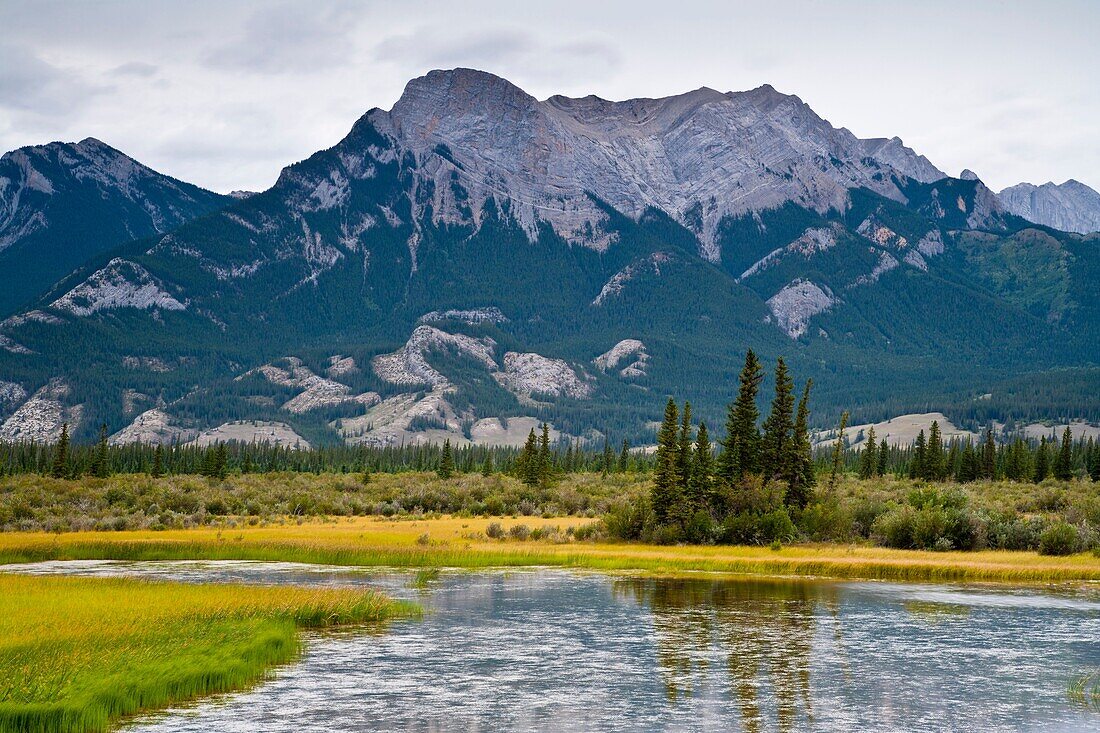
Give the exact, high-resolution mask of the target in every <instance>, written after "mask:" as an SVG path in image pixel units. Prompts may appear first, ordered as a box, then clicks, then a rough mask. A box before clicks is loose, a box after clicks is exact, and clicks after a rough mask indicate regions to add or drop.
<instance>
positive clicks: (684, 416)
mask: <svg viewBox="0 0 1100 733" xmlns="http://www.w3.org/2000/svg"><path fill="white" fill-rule="evenodd" d="M680 414H681V418H680V441H679V444H678V447H677V453H676V473H677V475H678V476H679V478H680V486H681V487H685V488H686V487H687V485H688V481H690V480H691V446H692V442H693V441H692V438H693V436H692V434H691V429H692V425H691V403H690V402H685V403H684V409H683V412H681V413H680Z"/></svg>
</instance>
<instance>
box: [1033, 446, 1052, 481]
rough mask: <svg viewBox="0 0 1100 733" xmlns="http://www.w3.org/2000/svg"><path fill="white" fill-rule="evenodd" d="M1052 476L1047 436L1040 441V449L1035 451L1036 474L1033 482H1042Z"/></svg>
mask: <svg viewBox="0 0 1100 733" xmlns="http://www.w3.org/2000/svg"><path fill="white" fill-rule="evenodd" d="M1049 474H1050V455H1049V453H1048V451H1047V436H1045V435H1044V436H1043V437H1042V438H1041V439H1040V440H1039V448H1038V450H1036V451H1035V474H1034V475H1033V476H1032V480H1033V481H1034V482H1035V483H1040V482H1042V480H1043V479H1045V478H1046V477H1047V476H1048V475H1049Z"/></svg>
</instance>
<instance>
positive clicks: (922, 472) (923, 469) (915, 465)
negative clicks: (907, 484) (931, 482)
mask: <svg viewBox="0 0 1100 733" xmlns="http://www.w3.org/2000/svg"><path fill="white" fill-rule="evenodd" d="M927 474H928V444H927V442H926V441H925V438H924V430H923V429H922V430H921V431H920V432H919V433H917V442H916V443H914V444H913V454H912V456H910V458H909V478H925V477H926V476H927Z"/></svg>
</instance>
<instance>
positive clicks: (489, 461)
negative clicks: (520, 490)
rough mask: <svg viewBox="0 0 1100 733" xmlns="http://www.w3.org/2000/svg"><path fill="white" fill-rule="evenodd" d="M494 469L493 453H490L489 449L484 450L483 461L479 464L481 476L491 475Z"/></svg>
mask: <svg viewBox="0 0 1100 733" xmlns="http://www.w3.org/2000/svg"><path fill="white" fill-rule="evenodd" d="M494 470H495V469H494V468H493V454H492V453H490V452H489V451H486V452H485V461H484V462H482V464H481V475H482V476H492V475H493V471H494Z"/></svg>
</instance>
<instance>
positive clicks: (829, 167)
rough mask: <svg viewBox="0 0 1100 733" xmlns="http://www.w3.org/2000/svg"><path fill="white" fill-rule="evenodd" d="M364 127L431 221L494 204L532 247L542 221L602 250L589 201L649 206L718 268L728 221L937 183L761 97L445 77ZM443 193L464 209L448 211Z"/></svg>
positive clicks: (629, 208)
mask: <svg viewBox="0 0 1100 733" xmlns="http://www.w3.org/2000/svg"><path fill="white" fill-rule="evenodd" d="M369 119H370V121H371V122H372V123H373V124H374V126H375V127H376V128H377V129H378V130H380V131H382V132H383V133H384V134H387V135H389V136H392V138H393V139H394V140H395V141H396V146H397V148H398V149H399V150H401V151H402V154H404V153H405V152H408V153H411V154H412V155H413V156H414V157H415V159H416V161H417V166H418V177H417V182H415V183H414V184H413V185H414V186H418V187H419V188H420V189H423V190H424V191H430V192H431V193H430V195H431V202H430V203H431V206H432V215H433V216H434V217H435V218H436V219H437V220H441V221H445V222H448V223H450V222H458V221H461V222H466V223H471V224H473V225H477V224H478V222H477V219H478V217H479V216H480V212H481V210H482V207H483V205H484V203H485V202H486V201H487V200H489V199H493V200H494V201H496V202H497V204H498V208H502V206H503V205H505V204H506V205H507V206H508V209H509V211H511V213H512V215H513V216H514V217H515V218H516V220H517V221H518V222H519V223H520V224H521V225H522V226H523V227H524V229H525V230H526V231H528V232H529V233H530V234H531V235H532V236H533V235H534V233H535V230H536V228H537V226H538V223H539V222H547V223H549V224H550V225H551V226H552V227H553V228H554V230H555V231H556V232H557V233H558V234H559V235H561V236H562V237H563V238H565V239H566V240H568V241H570V242H573V243H577V244H583V245H585V246H590V247H594V248H596V249H600V250H602V249H604V248H606V247H607V246H608V244H609V243H610V241H611V238H610V235H609V234H608V233H607V232H605V231H604V228H603V222H604V221H605V215H604V213H603V212H602V211H601V210H600V209H599V208H598V206H597V205H596V203H595V201H593V196H595V197H597V198H599V199H600V200H602V201H605V202H607V203H609V204H611V205H612V206H614V207H615V208H616V209H618V210H619V211H622V212H624V213H626V214H628V215H631V216H634V217H638V216H640V215H641V214H642V213H643V212H644V211H645V210H646V208H648V207H654V208H657V209H660V210H661V211H664V212H666V213H667V214H668V215H670V216H671V217H672V218H674V219H676V220H677V221H680V222H681V223H683V224H685V225H686V226H688V227H689V228H691V229H692V230H693V231H694V232H695V233H696V234H697V235H698V237H699V241H700V253H701V254H702V255H703V256H704V257H706V258H707V259H709V260H711V261H716V260H718V259H720V256H721V253H720V252H719V245H718V242H717V241H716V233H717V227H718V224H719V222H720V221H721V220H722V219H723V218H724V217H726V216H728V215H738V214H742V213H745V212H748V211H754V210H761V209H768V208H773V207H777V206H780V205H782V204H784V203H786V202H788V201H793V202H795V203H797V204H799V205H802V206H806V207H808V208H812V209H815V210H817V211H821V212H824V211H827V210H829V209H831V208H836V209H841V208H843V207H844V206H845V205H846V203H847V200H848V193H847V192H848V190H849V189H850V188H853V187H859V186H863V187H866V188H869V189H871V190H874V191H877V192H878V193H880V194H883V195H885V196H888V197H891V198H894V199H897V200H903V198H904V197H903V196H902V194H901V192H900V191H899V189H898V188H897V186H896V185H895V183H894V181H893V178H894V176H898V175H902V176H909V177H913V178H917V179H918V180H922V181H923V180H936V179H938V178H943V177H944V175H943V173H942V172H940V171H939V170H938V169H936V168H935V166H933V165H932V164H931V163H929V162H928V161H927V160H926V159H924V158H922V157H921V156H918V155H916V154H915V153H913V151H912V150H910V149H908V148H906V147H905V146H904V145H902V143H901V141H900V140H897V139H896V138H894V139H890V140H878V139H876V140H860V139H858V138H856V137H855V135H853V134H852V133H851V132H849V131H848V130H845V129H843V128H841V129H837V128H835V127H833V126H832V125H831V124H829V122H828V121H826V120H824V119H822V118H821V117H819V116H818V115H817V114H815V113H814V111H813V110H812V109H810V108H809V107H808V106H807V105H806V104H805V103H804V102H802V100H801V99H799V98H798V97H795V96H791V95H786V94H781V93H779V92H777V91H776V90H775V89H773V88H772V87H770V86H762V87H760V88H758V89H753V90H751V91H747V92H727V93H722V92H718V91H715V90H713V89H707V88H701V89H697V90H695V91H693V92H688V93H686V94H680V95H676V96H672V97H664V98H661V99H632V100H627V101H624V102H609V101H607V100H603V99H600V98H598V97H594V96H588V97H583V98H580V99H573V98H569V97H562V96H554V97H551V98H549V99H547V100H545V101H539V100H537V99H535V98H534V97H532V96H530V95H529V94H527V93H526V92H524V91H523V90H521V89H519V88H518V87H516V86H514V85H513V84H511V83H509V82H508V81H506V80H504V79H501V78H499V77H496V76H493V75H491V74H486V73H484V72H479V71H473V70H470V69H455V70H452V71H433V72H431V73H429V74H427V75H426V76H423V77H420V78H418V79H414V80H412V81H411V82H409V84H408V85H407V86H406V88H405V92H404V94H403V95H402V96H401V99H400V100H399V101H398V102H397V104H396V105H394V107H393V109H392V110H391V111H390V112H383V111H381V110H375V111H373V112H371V113H370V114H369ZM452 181H457V182H458V183H459V184H461V186H463V187H464V188H466V189H467V190H468V192H469V195H470V200H468V201H457V200H456V199H455V196H454V192H453V186H452V185H451V184H452ZM425 184H431V185H425Z"/></svg>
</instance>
